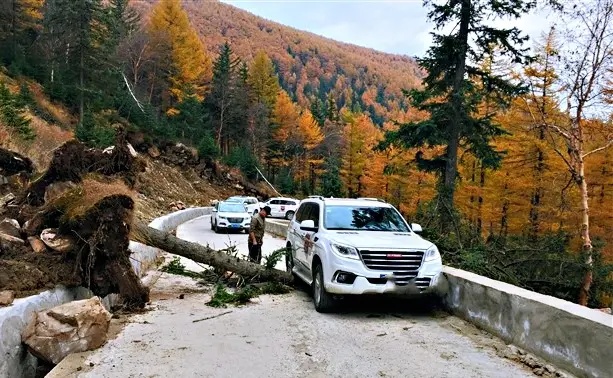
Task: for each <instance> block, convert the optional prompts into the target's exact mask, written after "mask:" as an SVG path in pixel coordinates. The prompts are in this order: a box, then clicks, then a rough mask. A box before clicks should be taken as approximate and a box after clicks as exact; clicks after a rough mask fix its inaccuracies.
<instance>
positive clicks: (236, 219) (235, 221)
mask: <svg viewBox="0 0 613 378" xmlns="http://www.w3.org/2000/svg"><path fill="white" fill-rule="evenodd" d="M228 222H230V223H243V218H228Z"/></svg>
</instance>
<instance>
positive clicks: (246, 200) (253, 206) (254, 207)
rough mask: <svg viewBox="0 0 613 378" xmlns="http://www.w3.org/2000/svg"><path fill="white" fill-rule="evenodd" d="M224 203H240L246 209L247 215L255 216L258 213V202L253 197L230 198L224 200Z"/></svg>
mask: <svg viewBox="0 0 613 378" xmlns="http://www.w3.org/2000/svg"><path fill="white" fill-rule="evenodd" d="M226 202H240V203H242V204H243V205H245V207H246V208H247V211H248V212H249V214H253V215H255V214H257V213H258V212H259V211H260V201H258V199H257V198H255V197H247V196H232V197H228V199H226Z"/></svg>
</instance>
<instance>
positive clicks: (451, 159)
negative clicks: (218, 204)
mask: <svg viewBox="0 0 613 378" xmlns="http://www.w3.org/2000/svg"><path fill="white" fill-rule="evenodd" d="M425 3H428V4H429V11H430V13H429V17H430V18H431V20H433V21H434V22H436V23H437V25H438V24H440V26H444V25H446V24H450V25H451V24H455V23H457V25H459V26H458V28H456V29H454V30H453V31H451V32H450V34H442V32H440V33H441V34H438V35H436V36H435V37H434V40H433V46H431V47H430V49H429V50H428V52H427V53H426V55H425V56H424V57H420V58H418V59H417V60H414V59H412V58H409V57H406V56H398V55H392V54H385V53H381V52H377V51H374V50H371V49H366V48H362V47H358V46H354V45H350V44H345V43H340V42H336V41H332V40H329V39H326V38H323V37H319V36H316V35H314V34H310V33H307V32H301V31H297V30H295V29H291V28H289V27H285V26H282V25H279V24H276V23H274V22H271V21H267V20H264V19H261V18H259V17H256V16H254V15H251V14H249V13H247V12H245V11H242V10H239V9H237V8H234V7H232V6H230V5H226V4H222V3H218V2H208V1H207V2H198V1H180V0H133V1H129V0H106V1H103V0H79V1H75V0H46V1H45V0H11V1H3V2H2V4H1V5H0V44H1V51H2V54H1V55H2V56H1V57H0V58H1V59H2V61H1V62H0V63H1V64H2V65H3V66H4V67H6V72H8V73H9V75H10V76H12V77H15V78H18V77H27V78H29V79H31V80H36V81H37V82H38V83H40V84H41V85H42V87H43V88H44V91H45V93H46V94H47V95H48V96H49V97H50V98H51V99H53V100H55V101H61V102H62V103H64V104H66V106H67V107H68V108H69V109H70V110H71V111H72V112H74V115H75V119H76V122H75V124H74V125H72V127H74V128H75V134H76V136H77V137H78V138H79V139H81V140H82V141H85V142H87V143H89V144H91V145H94V146H107V145H109V144H111V143H112V140H113V138H114V132H115V130H114V127H113V125H114V124H117V123H122V122H123V123H127V124H129V125H130V127H131V128H133V129H135V130H139V131H141V132H143V133H144V134H145V135H146V137H147V138H149V139H150V140H151V141H153V142H156V141H163V140H172V141H181V142H183V143H185V144H188V145H191V146H194V147H196V148H197V149H198V151H199V154H200V157H201V158H202V159H204V160H206V161H207V162H208V163H211V164H212V162H215V161H219V162H222V163H224V164H227V165H231V166H235V167H237V168H239V169H240V170H241V171H242V173H243V174H244V175H245V176H247V177H249V178H250V179H252V180H259V179H261V177H260V175H259V173H258V170H259V171H260V172H262V173H263V174H264V176H265V177H266V178H267V179H268V180H269V181H270V182H271V183H272V184H273V185H274V186H275V187H276V188H277V189H278V190H279V192H281V193H283V194H287V195H293V196H297V197H303V196H307V195H311V194H320V195H324V196H335V197H338V196H349V197H377V198H382V199H385V200H387V201H389V202H390V203H392V204H393V205H395V206H396V207H397V208H398V209H399V210H400V211H401V212H402V214H403V215H404V216H405V217H406V218H407V219H408V220H409V221H417V222H419V223H421V224H422V226H424V229H425V237H428V238H430V239H432V240H433V241H436V243H437V244H438V245H439V246H440V248H441V253H442V254H443V260H444V262H445V263H446V264H449V265H454V266H458V267H460V268H463V269H467V270H471V271H474V272H476V273H479V274H483V275H486V276H489V277H492V278H495V279H499V280H503V281H506V282H509V283H512V284H515V285H519V286H522V287H526V288H529V289H531V290H537V291H540V292H543V293H545V294H550V295H554V296H558V297H561V298H564V299H568V300H571V301H575V302H579V303H581V304H583V305H590V306H606V305H611V299H612V298H613V294H612V291H613V281H612V275H613V266H612V265H611V264H612V263H613V211H612V210H613V164H612V162H613V159H612V157H613V146H611V145H612V144H613V110H612V109H613V107H612V104H613V1H611V0H593V1H592V0H591V1H588V2H587V3H589V4H587V3H585V4H584V6H582V7H581V10H579V11H577V10H576V9H573V10H572V12H571V11H568V7H561V6H560V4H558V3H557V2H556V1H549V2H545V1H543V2H542V4H541V2H537V1H532V0H523V1H501V2H499V3H501V4H503V3H504V4H506V5H507V6H502V5H501V6H500V7H493V6H491V4H490V3H491V2H488V1H473V2H472V5H471V2H470V1H468V2H467V1H459V2H442V3H444V4H445V5H436V4H432V2H429V1H426V2H425ZM439 3H441V2H439ZM452 3H453V4H452ZM511 3H513V4H514V5H509V4H511ZM537 6H547V7H550V8H551V12H557V14H558V17H559V18H560V19H563V20H565V23H564V25H562V26H557V27H555V28H553V27H552V28H551V29H550V30H549V32H548V33H545V34H544V35H542V36H541V37H540V38H538V39H537V40H529V41H528V40H526V39H525V38H524V35H523V34H522V31H521V30H517V29H495V28H493V27H485V26H484V25H485V24H486V22H485V20H486V19H487V18H488V17H490V16H491V17H501V18H503V17H510V18H517V17H521V16H522V15H523V14H525V13H528V12H531V11H534V10H535V8H536V7H537ZM407 38H409V37H408V36H407ZM471 41H472V42H471ZM569 46H574V47H569ZM1 85H2V87H1V88H0V101H2V102H3V103H4V104H5V105H2V104H0V106H3V108H2V109H3V111H2V114H3V118H2V121H0V122H4V123H6V124H8V125H9V126H12V127H13V130H14V132H15V133H17V134H19V135H21V137H22V138H24V139H28V138H34V137H35V136H34V135H33V134H32V132H31V130H29V129H28V126H27V122H25V121H23V120H21V119H20V118H19V111H20V110H19V109H20V106H27V97H28V93H27V90H26V89H24V88H22V90H21V91H19V93H17V94H11V93H10V92H9V91H8V90H6V87H5V86H4V85H3V84H1ZM6 104H10V105H11V106H10V107H11V111H9V110H7V109H8V108H9V105H6ZM15 109H16V110H15ZM9 113H10V114H9ZM7 114H8V115H7ZM64 126H66V125H64ZM610 146H611V147H612V148H609V147H610Z"/></svg>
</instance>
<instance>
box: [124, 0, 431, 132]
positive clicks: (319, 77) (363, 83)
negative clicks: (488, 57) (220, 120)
mask: <svg viewBox="0 0 613 378" xmlns="http://www.w3.org/2000/svg"><path fill="white" fill-rule="evenodd" d="M155 3H156V0H134V1H133V5H134V6H135V8H136V9H138V10H139V11H140V12H141V13H142V15H143V20H145V22H146V19H147V15H148V12H149V11H150V9H151V6H152V5H153V4H155ZM183 6H184V8H185V10H186V11H187V13H188V15H189V17H190V21H191V23H192V25H193V26H194V28H195V29H196V30H197V31H198V33H199V35H200V36H201V38H202V40H203V42H204V43H205V46H206V48H207V49H208V50H209V51H210V52H211V53H212V54H213V56H216V55H217V53H218V51H219V46H221V45H222V44H223V43H224V42H229V43H230V44H231V46H232V49H233V50H234V52H235V53H236V55H238V56H239V57H240V58H241V59H243V60H245V61H246V62H251V61H252V59H253V57H254V56H255V54H256V53H257V51H259V50H264V51H265V52H266V53H267V54H268V55H269V56H270V57H271V58H272V60H273V61H274V63H275V65H276V67H277V71H278V74H279V79H280V82H281V85H282V86H283V88H284V89H286V90H287V91H288V92H289V93H290V95H292V97H293V99H294V100H296V101H298V102H299V103H300V104H301V105H303V106H308V105H309V104H310V103H311V101H312V100H313V98H314V97H319V98H320V99H322V100H325V98H326V96H327V94H328V93H332V95H333V96H334V98H335V100H336V101H337V104H338V105H339V107H342V106H345V105H347V106H353V107H354V108H355V107H356V106H359V108H360V109H361V110H363V111H368V112H369V113H371V116H372V117H373V119H374V120H375V121H376V122H377V123H379V124H381V123H382V122H383V119H384V118H387V117H390V116H392V117H393V116H394V113H395V112H396V111H398V110H405V109H406V100H405V99H404V98H403V96H402V91H401V90H402V89H409V88H414V87H416V86H417V85H419V82H420V80H421V71H420V68H419V67H418V65H417V64H416V62H415V61H414V60H413V59H411V58H409V57H407V56H401V55H394V54H387V53H383V52H379V51H375V50H373V49H369V48H365V47H359V46H355V45H351V44H348V43H342V42H337V41H334V40H331V39H328V38H324V37H321V36H318V35H315V34H313V33H309V32H305V31H300V30H297V29H294V28H290V27H287V26H284V25H281V24H278V23H276V22H272V21H269V20H266V19H264V18H261V17H258V16H255V15H253V14H251V13H249V12H246V11H244V10H241V9H239V8H236V7H233V6H231V5H228V4H224V3H220V2H210V1H199V0H194V1H187V0H184V1H183Z"/></svg>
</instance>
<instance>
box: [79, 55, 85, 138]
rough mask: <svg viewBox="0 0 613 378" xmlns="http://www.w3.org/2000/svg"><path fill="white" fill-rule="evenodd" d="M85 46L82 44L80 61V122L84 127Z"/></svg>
mask: <svg viewBox="0 0 613 378" xmlns="http://www.w3.org/2000/svg"><path fill="white" fill-rule="evenodd" d="M83 54H84V52H83V46H81V57H80V59H81V62H80V67H79V86H80V88H79V124H80V125H81V127H83V118H84V117H85V100H84V98H83V97H84V95H85V93H84V91H85V89H84V88H83V85H84V84H83V83H84V79H83V71H84V70H85V61H84V57H83Z"/></svg>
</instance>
